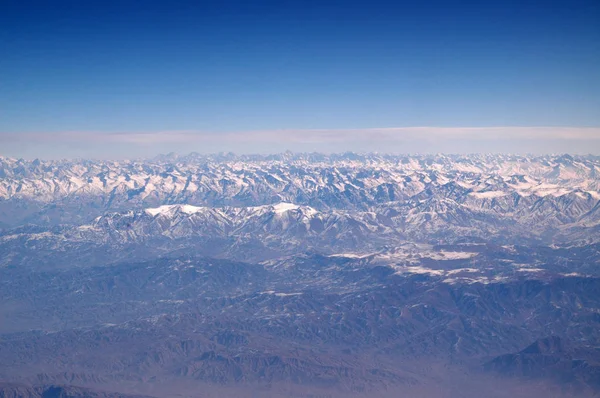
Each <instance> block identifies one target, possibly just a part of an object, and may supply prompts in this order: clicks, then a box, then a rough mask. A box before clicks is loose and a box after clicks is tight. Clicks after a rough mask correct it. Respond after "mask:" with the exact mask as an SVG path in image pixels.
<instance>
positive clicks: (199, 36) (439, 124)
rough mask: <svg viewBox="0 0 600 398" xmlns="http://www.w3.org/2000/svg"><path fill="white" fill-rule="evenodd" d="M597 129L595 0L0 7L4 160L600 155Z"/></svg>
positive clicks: (599, 43)
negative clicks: (304, 153)
mask: <svg viewBox="0 0 600 398" xmlns="http://www.w3.org/2000/svg"><path fill="white" fill-rule="evenodd" d="M414 127H427V128H426V129H407V128H414ZM532 127H535V129H532V130H531V131H530V130H528V129H527V128H532ZM556 127H561V129H556ZM599 127H600V1H598V0H589V1H579V0H571V1H559V2H557V1H551V0H549V1H544V2H541V1H527V0H525V1H495V2H492V1H471V2H468V1H460V2H458V1H413V2H403V1H396V2H393V1H385V2H384V1H377V0H372V1H362V2H354V1H337V2H336V1H327V0H322V1H283V0H281V1H260V0H256V1H249V0H246V1H227V0H220V1H219V0H215V1H195V2H192V1H189V2H181V1H151V0H145V1H128V0H121V1H96V0H76V1H62V0H53V1H40V2H33V1H27V0H2V1H1V2H0V154H1V155H8V156H24V157H45V158H51V157H63V156H65V157H72V156H94V157H124V156H142V155H152V154H156V153H159V152H168V151H172V150H174V151H178V152H183V153H187V152H190V151H198V152H214V151H234V152H239V153H244V152H263V153H264V152H276V151H281V150H285V149H291V150H323V151H328V152H331V151H335V152H337V151H345V150H375V151H380V152H405V153H406V152H476V151H486V152H497V151H507V152H524V151H528V152H567V151H570V152H580V153H596V154H600V128H599ZM384 128H385V129H388V130H378V129H384ZM461 128H471V130H467V131H469V133H467V134H465V133H463V132H462V130H461ZM473 128H477V129H476V130H473ZM524 128H525V129H524ZM382 131H383V133H382ZM557 131H559V133H557Z"/></svg>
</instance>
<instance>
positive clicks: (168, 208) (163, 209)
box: [145, 205, 204, 217]
mask: <svg viewBox="0 0 600 398" xmlns="http://www.w3.org/2000/svg"><path fill="white" fill-rule="evenodd" d="M176 209H179V210H180V211H181V212H182V213H185V214H190V215H191V214H195V213H198V212H199V211H201V210H202V209H204V208H203V207H197V206H191V205H164V206H160V207H155V208H150V209H146V210H145V211H146V213H148V214H150V215H151V216H152V217H156V216H157V215H159V214H170V213H171V212H173V211H174V210H176Z"/></svg>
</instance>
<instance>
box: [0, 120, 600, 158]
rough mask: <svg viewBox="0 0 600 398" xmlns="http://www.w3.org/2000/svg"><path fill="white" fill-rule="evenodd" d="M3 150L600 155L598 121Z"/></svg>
mask: <svg viewBox="0 0 600 398" xmlns="http://www.w3.org/2000/svg"><path fill="white" fill-rule="evenodd" d="M0 144H2V147H3V148H5V149H4V150H3V151H6V150H7V151H8V152H10V153H1V152H0V154H3V155H9V156H10V155H19V156H21V155H22V156H36V157H38V156H39V157H56V156H59V157H60V156H100V157H111V156H115V157H122V156H129V155H136V156H145V155H153V154H157V153H161V152H162V153H164V152H167V151H177V152H181V153H186V152H191V151H199V152H205V153H206V152H218V151H233V152H237V153H250V152H253V153H268V152H278V151H282V150H286V149H290V150H293V151H306V150H309V151H323V152H342V151H347V150H352V151H379V152H403V153H414V152H447V153H450V152H452V153H461V152H513V153H524V152H528V153H536V152H542V153H547V152H554V153H556V152H574V153H592V154H600V127H389V128H366V129H311V130H307V129H304V130H303V129H282V130H264V131H260V130H258V131H238V132H219V133H216V132H202V131H193V130H180V131H159V132H120V133H114V132H110V133H109V132H39V133H35V132H30V133H0Z"/></svg>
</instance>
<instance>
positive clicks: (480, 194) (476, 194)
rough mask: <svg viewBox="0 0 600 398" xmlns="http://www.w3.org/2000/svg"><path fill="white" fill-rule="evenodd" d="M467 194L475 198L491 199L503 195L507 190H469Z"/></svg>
mask: <svg viewBox="0 0 600 398" xmlns="http://www.w3.org/2000/svg"><path fill="white" fill-rule="evenodd" d="M469 195H471V196H473V197H475V198H477V199H493V198H501V197H503V196H506V195H508V193H507V192H502V191H486V192H471V193H469Z"/></svg>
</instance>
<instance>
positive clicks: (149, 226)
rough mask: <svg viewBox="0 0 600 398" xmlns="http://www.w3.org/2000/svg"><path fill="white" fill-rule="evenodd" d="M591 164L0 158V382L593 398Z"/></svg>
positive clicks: (137, 389)
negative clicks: (580, 397)
mask: <svg viewBox="0 0 600 398" xmlns="http://www.w3.org/2000/svg"><path fill="white" fill-rule="evenodd" d="M599 173H600V158H597V157H593V156H569V155H563V156H542V157H524V156H508V155H506V156H504V155H470V156H445V155H437V156H383V155H357V154H343V155H330V156H326V155H320V154H291V153H285V154H281V155H273V156H255V157H248V156H247V157H236V156H233V155H218V156H200V155H195V154H192V155H189V156H185V157H177V156H175V155H168V156H162V157H158V158H155V159H151V160H138V161H121V162H108V161H89V160H79V161H39V160H35V161H25V160H16V159H8V158H0V198H1V199H0V380H4V381H5V382H6V383H9V384H5V385H3V386H2V387H1V388H0V396H7V397H10V396H31V397H38V396H44V397H46V396H51V395H44V394H47V393H48V392H47V391H48V389H51V391H56V389H57V388H58V389H64V391H67V392H63V393H62V394H63V395H57V396H74V397H78V396H98V397H100V396H112V395H106V394H109V393H101V392H98V391H120V392H122V394H138V395H139V394H143V395H150V396H156V397H170V396H193V397H196V396H198V397H204V396H206V397H211V396H232V397H238V396H239V397H245V396H248V397H254V396H261V397H263V396H273V397H279V396H298V397H309V396H310V397H317V396H331V397H333V396H372V397H375V396H382V397H384V396H390V397H396V396H411V397H413V396H414V397H478V396H482V395H483V396H490V397H509V396H510V397H520V396H523V397H525V396H527V397H536V396H540V397H541V396H556V397H559V396H560V397H562V396H564V397H569V396H577V397H579V396H594V395H597V394H598V393H599V391H600V381H599V379H598V377H599V376H598V374H599V370H598V369H599V366H600V365H599V364H600V354H599V353H600V340H599V339H600V272H599V269H598V265H599V263H600V202H599V200H600V193H599V191H600V178H599ZM15 383H17V384H15ZM15 386H16V387H15ZM53 386H54V387H53ZM56 386H62V387H56ZM73 386H77V387H73ZM84 388H88V389H93V390H94V392H85V391H91V390H83V389H84ZM52 389H54V390H52ZM11 391H12V392H11ZM14 391H17V392H16V393H15V392H14ZM18 391H23V393H22V394H21V395H19V394H20V393H19V392H18ZM25 391H28V392H27V394H29V395H27V394H26V393H25ZM61 391H62V390H61ZM68 391H74V392H73V393H69V392H68ZM78 391H79V392H78ZM2 394H4V395H2ZM11 394H12V395H11ZM15 394H16V395H15ZM36 394H37V395H36ZM65 394H66V395H65ZM69 394H70V395H69ZM86 394H88V395H86ZM93 394H96V395H93ZM101 394H105V395H101ZM115 396H117V395H115Z"/></svg>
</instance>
